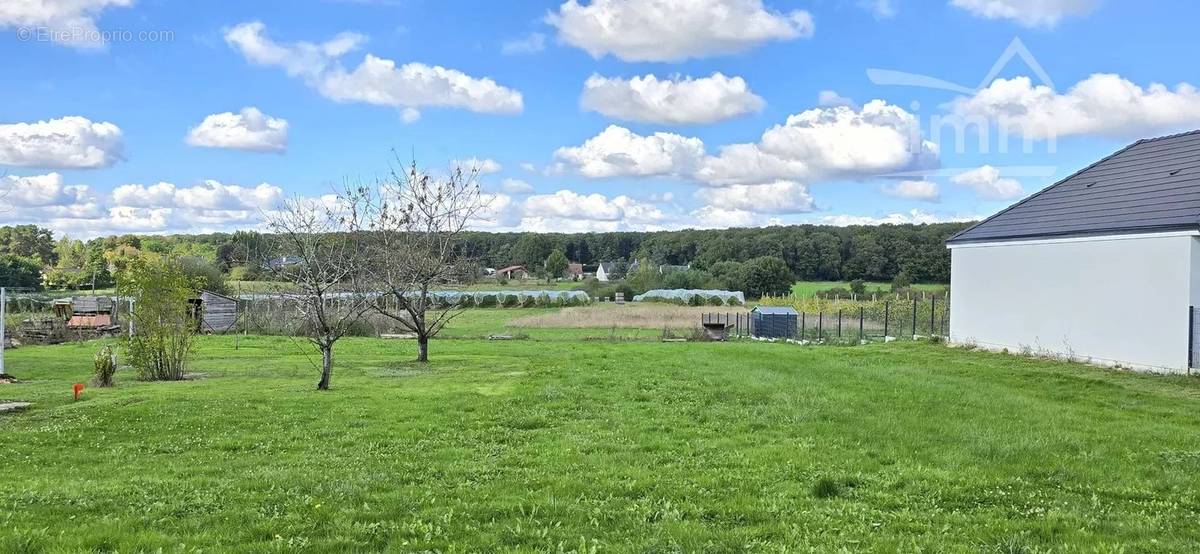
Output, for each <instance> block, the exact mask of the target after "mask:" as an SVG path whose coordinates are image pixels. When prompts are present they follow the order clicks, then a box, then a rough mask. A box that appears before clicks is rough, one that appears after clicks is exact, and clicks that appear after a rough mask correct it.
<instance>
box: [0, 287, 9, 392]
mask: <svg viewBox="0 0 1200 554" xmlns="http://www.w3.org/2000/svg"><path fill="white" fill-rule="evenodd" d="M7 316H8V289H7V288H5V287H0V375H4V345H5V340H4V319H5V318H6V317H7Z"/></svg>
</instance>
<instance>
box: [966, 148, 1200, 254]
mask: <svg viewBox="0 0 1200 554" xmlns="http://www.w3.org/2000/svg"><path fill="white" fill-rule="evenodd" d="M1183 229H1200V130H1198V131H1191V132H1188V133H1181V134H1178V135H1169V136H1165V137H1158V138H1152V139H1142V140H1139V141H1137V142H1135V143H1133V144H1131V145H1129V146H1126V147H1125V148H1123V149H1121V150H1118V151H1117V152H1115V153H1113V154H1111V155H1109V156H1108V157H1106V158H1103V159H1101V160H1100V161H1097V162H1095V163H1093V164H1092V165H1089V166H1087V167H1085V168H1083V169H1081V170H1079V171H1078V172H1076V173H1074V174H1072V175H1071V176H1069V177H1067V178H1065V179H1063V180H1061V181H1059V182H1057V183H1055V184H1053V185H1051V186H1049V187H1047V188H1045V189H1043V190H1042V191H1040V192H1038V193H1036V194H1034V195H1032V196H1030V197H1028V198H1026V199H1024V200H1022V201H1020V202H1017V203H1016V204H1013V205H1012V206H1010V207H1008V208H1007V209H1005V210H1003V211H1001V212H1000V213H997V214H996V215H993V216H992V217H989V218H987V219H985V220H983V221H981V222H979V223H977V224H975V225H974V226H972V227H969V228H967V229H965V230H963V231H961V232H959V233H958V234H956V235H954V236H952V237H950V240H949V241H947V242H949V243H962V242H972V241H996V240H1016V239H1031V238H1046V237H1064V236H1088V235H1111V234H1121V233H1135V232H1158V231H1171V230H1183Z"/></svg>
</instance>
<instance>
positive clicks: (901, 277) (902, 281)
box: [892, 271, 913, 292]
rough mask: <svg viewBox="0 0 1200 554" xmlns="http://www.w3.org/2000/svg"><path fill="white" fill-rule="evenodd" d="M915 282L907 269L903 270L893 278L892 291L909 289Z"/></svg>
mask: <svg viewBox="0 0 1200 554" xmlns="http://www.w3.org/2000/svg"><path fill="white" fill-rule="evenodd" d="M912 284H913V280H912V276H910V275H909V274H908V272H907V271H901V272H900V273H897V274H896V277H895V278H894V279H892V292H899V291H903V290H907V289H908V288H909V287H911V286H912Z"/></svg>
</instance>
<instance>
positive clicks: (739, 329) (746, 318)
mask: <svg viewBox="0 0 1200 554" xmlns="http://www.w3.org/2000/svg"><path fill="white" fill-rule="evenodd" d="M949 307H950V305H949V303H948V302H946V301H945V299H944V298H937V297H930V298H926V299H924V300H921V299H912V300H896V301H892V300H888V301H880V302H870V303H852V302H846V303H844V304H834V305H831V306H830V307H829V308H828V309H819V310H814V311H803V310H798V312H799V313H798V314H797V315H796V316H795V318H796V325H795V329H796V331H795V334H794V336H791V337H787V338H790V339H794V340H803V341H813V342H816V341H822V342H854V341H878V340H887V339H893V340H900V339H914V338H919V337H927V336H945V335H946V332H947V331H948V330H949V326H950V310H949ZM1198 319H1200V318H1198ZM700 323H701V325H721V324H725V331H726V334H727V335H728V336H731V337H737V338H751V337H756V336H757V334H756V333H755V328H754V319H753V317H752V314H736V313H735V314H730V313H720V312H708V313H704V314H702V316H701V319H700ZM1197 343H1198V344H1200V332H1198V334H1197Z"/></svg>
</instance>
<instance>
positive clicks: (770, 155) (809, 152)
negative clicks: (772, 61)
mask: <svg viewBox="0 0 1200 554" xmlns="http://www.w3.org/2000/svg"><path fill="white" fill-rule="evenodd" d="M937 157H938V149H937V145H935V144H933V143H931V142H929V141H925V140H922V138H921V130H920V125H919V123H918V121H917V119H916V118H915V117H914V116H913V115H912V114H910V113H908V112H906V111H904V110H903V109H901V108H899V107H897V106H893V105H890V104H888V103H886V102H884V101H882V100H872V101H871V102H868V103H867V104H866V105H864V106H863V107H862V109H861V110H856V109H854V108H851V107H849V106H834V107H828V108H817V109H812V110H808V111H805V112H802V113H799V114H796V115H792V116H789V117H788V118H787V122H786V123H785V124H784V125H776V126H774V127H772V128H770V129H767V131H766V132H764V133H763V135H762V138H761V139H760V141H759V142H758V143H756V144H732V145H728V146H725V147H723V148H722V149H721V152H720V154H719V155H718V156H715V157H709V158H707V159H706V160H705V162H704V167H703V168H702V169H701V170H700V171H699V172H698V174H697V176H698V177H699V178H700V179H702V180H704V181H707V182H709V183H715V184H753V183H765V182H770V181H773V180H777V179H798V180H803V181H808V182H814V181H817V180H828V179H837V178H862V177H868V176H872V175H880V174H885V173H890V172H896V171H903V170H909V169H914V168H920V167H926V166H929V165H933V164H935V163H936V160H937Z"/></svg>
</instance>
